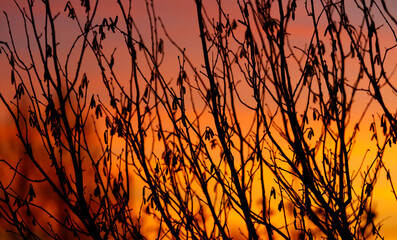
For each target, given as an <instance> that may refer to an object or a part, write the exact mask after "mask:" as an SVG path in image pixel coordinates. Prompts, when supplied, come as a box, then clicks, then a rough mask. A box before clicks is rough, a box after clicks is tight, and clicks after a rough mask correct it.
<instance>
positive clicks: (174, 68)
mask: <svg viewBox="0 0 397 240" xmlns="http://www.w3.org/2000/svg"><path fill="white" fill-rule="evenodd" d="M20 2H23V3H22V4H21V5H22V6H24V5H25V1H20ZM65 2H66V1H53V3H52V7H53V12H59V13H60V15H59V19H58V20H57V21H58V25H57V31H58V32H57V34H58V42H59V45H58V48H59V52H60V59H61V61H64V60H65V58H66V55H67V53H68V52H67V51H68V50H69V49H70V47H71V45H72V44H73V41H74V40H75V38H76V36H77V34H78V31H76V25H75V23H74V22H72V21H71V20H70V19H69V18H68V17H67V13H66V12H64V8H65ZM71 2H72V4H73V5H74V6H75V8H76V9H79V10H80V11H81V12H80V13H82V12H83V10H82V9H81V8H80V1H78V0H74V1H71ZM115 2H116V0H104V1H100V4H99V9H98V13H97V17H96V19H97V21H94V22H96V23H98V24H99V23H101V19H103V18H104V17H112V18H113V19H114V18H115V16H118V15H120V11H119V9H118V6H117V5H116V4H115ZM348 2H349V4H351V7H352V6H354V1H348ZM36 4H37V5H41V1H38V0H37V1H36ZM154 5H155V10H156V14H157V16H158V17H159V18H160V19H161V20H162V21H163V23H164V25H165V29H166V31H167V33H168V34H169V36H170V37H171V38H172V39H173V40H174V41H175V42H176V44H178V45H179V46H180V47H181V48H186V54H187V55H188V56H189V59H190V60H191V62H192V63H193V65H194V66H196V67H197V68H200V67H201V66H202V65H203V60H202V59H203V57H202V48H201V43H200V38H199V30H198V29H199V28H198V23H197V14H196V9H195V3H194V1H193V0H156V1H154ZM222 5H223V7H224V10H225V12H227V13H229V14H230V16H232V17H233V18H235V19H239V18H241V13H240V10H239V9H238V5H237V4H236V1H233V0H230V1H229V0H225V1H222ZM297 5H298V8H297V12H296V20H295V21H294V22H291V23H290V26H289V29H288V32H289V34H290V35H289V39H290V42H291V45H292V46H296V47H297V48H300V49H305V48H307V46H308V44H309V42H310V39H311V37H312V33H313V27H312V25H311V22H310V18H309V17H308V16H307V14H306V11H305V9H304V6H305V4H304V1H303V0H298V1H297ZM204 6H205V8H206V11H207V14H208V15H210V16H216V15H217V10H216V9H217V8H216V1H215V0H206V1H204ZM388 7H389V11H390V12H391V13H392V14H395V13H397V1H388ZM3 11H5V12H6V13H7V15H8V18H9V20H10V25H11V28H12V34H13V37H14V41H15V44H16V48H17V50H18V51H19V52H20V57H21V58H25V59H28V55H27V51H26V36H25V33H24V30H23V21H22V18H21V16H20V12H19V11H18V9H17V7H16V6H15V4H14V2H13V1H12V0H0V12H1V13H0V41H4V42H10V37H9V33H8V29H7V22H6V18H5V14H4V13H3ZM43 13H44V12H43V9H42V8H41V7H40V8H39V7H38V8H37V16H38V20H39V22H41V23H42V22H43V19H42V16H43ZM132 13H133V17H134V21H135V23H136V24H137V26H138V29H139V31H140V33H141V34H142V36H143V38H144V39H145V40H147V41H149V38H150V33H149V31H148V29H149V27H148V24H149V22H148V18H147V12H146V7H145V1H143V0H136V1H135V0H134V1H133V6H132ZM77 15H78V16H79V12H77ZM349 17H350V21H351V22H352V24H353V25H355V26H359V25H360V24H361V22H360V21H361V17H362V16H361V15H360V14H359V13H358V12H356V10H354V9H353V8H351V14H349ZM395 17H397V15H396V16H395ZM374 18H375V19H380V16H376V15H375V16H374ZM119 22H121V20H120V19H119ZM323 24H324V23H323ZM393 29H394V30H397V26H396V25H394V26H393ZM383 30H384V31H383ZM237 31H240V32H241V33H242V32H243V30H242V29H239V28H237ZM380 32H381V33H382V36H381V41H382V43H381V45H382V46H381V48H382V49H385V48H386V47H390V46H392V45H394V44H395V43H396V39H394V37H393V35H392V33H391V31H389V30H388V29H387V28H386V27H383V28H381V30H380ZM108 36H109V37H108V39H106V41H105V42H104V52H106V53H107V54H109V55H110V54H111V53H112V51H113V50H114V49H115V48H116V52H115V54H116V56H117V57H116V58H115V71H116V72H117V74H119V76H120V78H122V79H123V78H124V79H127V80H128V74H130V69H129V66H130V65H129V64H128V61H124V60H123V59H127V57H128V53H127V52H126V51H125V48H124V47H123V46H124V43H123V39H122V37H120V35H118V36H112V35H111V34H110V33H108ZM159 36H160V37H161V38H163V39H164V49H165V57H164V60H163V64H162V65H161V68H160V70H161V72H162V74H163V76H164V77H165V78H166V79H169V80H170V81H171V80H173V82H175V79H176V78H177V76H178V73H179V65H178V56H180V53H179V52H178V50H177V49H176V48H175V47H174V46H173V45H172V44H171V42H170V41H169V40H168V39H167V38H166V37H165V35H164V32H163V30H162V29H161V26H160V24H159ZM346 42H347V44H349V43H348V41H347V40H346ZM36 53H37V52H36ZM389 54H390V55H389V56H388V61H386V62H388V65H387V69H389V71H390V72H392V71H393V70H395V67H396V66H397V60H395V56H396V54H397V50H395V49H394V50H393V51H391V52H390V53H389ZM86 57H87V59H89V60H88V61H85V63H84V65H83V68H84V70H83V71H84V72H86V73H87V76H89V79H90V88H91V91H93V92H95V93H96V94H98V95H106V92H105V89H104V88H103V86H102V81H101V79H100V75H99V72H100V71H99V69H98V65H97V62H96V60H95V58H94V56H93V55H92V54H91V53H87V56H86ZM347 61H348V62H347V64H348V69H349V70H348V71H347V77H349V76H351V77H352V78H354V77H356V75H357V71H358V70H357V65H355V62H354V61H353V60H347ZM200 70H203V69H200ZM350 70H351V71H350ZM189 71H190V73H191V70H189ZM298 74H301V73H298ZM292 75H293V74H292ZM240 77H241V76H240ZM192 78H193V77H192ZM127 80H125V81H126V82H127ZM391 80H392V81H393V82H396V81H397V75H395V76H393V77H392V78H391ZM10 81H11V80H10V66H9V64H8V61H7V59H6V57H5V56H4V54H0V93H1V94H2V95H3V96H4V98H5V99H6V100H10V101H11V100H12V98H13V96H14V94H15V93H14V89H13V87H12V85H11V82H10ZM242 86H244V85H242ZM240 91H241V92H242V93H244V94H243V96H244V97H247V98H251V97H252V94H251V92H250V91H249V89H247V90H245V89H240ZM384 94H385V95H384V96H385V100H386V103H387V104H388V106H389V107H390V109H391V110H392V112H393V113H394V112H396V108H397V96H396V95H395V93H392V92H391V91H389V90H387V89H385V93H384ZM368 102H369V98H367V97H366V95H365V94H362V95H360V96H359V97H357V98H356V101H355V102H354V104H353V110H352V116H351V122H355V121H357V120H358V119H359V118H360V117H361V115H360V112H361V111H362V110H363V109H364V108H365V106H366V105H367V104H368ZM240 111H241V112H240V113H241V116H240V117H241V120H240V121H242V122H245V121H247V122H250V120H251V119H250V118H251V115H250V114H249V113H248V114H247V113H246V112H244V111H245V110H240ZM356 113H357V114H356ZM380 114H382V112H381V111H380V108H379V105H378V103H376V102H375V101H374V102H372V103H371V105H370V107H369V110H368V113H367V114H366V115H365V119H364V120H363V121H362V123H361V125H360V129H361V130H360V132H359V133H358V136H357V140H356V142H355V146H354V150H353V152H352V155H351V161H352V163H351V164H352V166H353V167H352V169H353V170H352V171H354V169H357V168H358V166H359V165H360V163H361V160H362V159H363V157H364V153H365V152H366V151H367V150H369V152H368V154H367V157H366V160H367V161H365V162H364V165H363V167H362V170H364V169H366V168H367V166H369V164H370V161H368V159H371V158H374V157H375V155H376V148H375V146H374V144H373V142H371V141H370V140H369V139H370V138H371V133H370V132H369V126H370V123H371V122H372V115H374V116H375V117H379V115H380ZM208 121H211V124H213V123H212V121H213V120H212V119H209V120H208ZM244 127H247V128H248V126H244ZM352 128H353V127H352V126H350V128H349V130H352ZM0 132H1V133H2V134H1V135H0V143H1V144H0V159H7V158H11V159H14V161H15V160H17V159H19V156H15V152H18V154H19V153H20V152H23V150H22V148H21V147H20V145H18V143H17V141H18V139H17V138H16V132H15V126H14V123H13V122H12V120H11V119H10V116H9V113H8V112H7V111H6V108H5V106H4V104H3V103H2V102H1V103H0ZM14 141H15V142H14ZM20 148H21V149H20ZM15 149H17V150H15ZM396 156H397V146H396V145H394V146H393V147H392V148H391V149H387V151H386V153H385V156H384V160H383V161H384V163H385V165H386V167H387V168H388V169H389V170H390V173H391V179H392V181H393V183H395V184H397V160H396ZM353 161H354V163H353ZM4 171H6V170H4V169H3V170H0V173H2V172H4ZM358 178H359V177H358ZM1 179H2V178H0V180H1ZM358 182H360V181H358ZM360 183H361V182H360ZM137 196H138V197H139V196H141V193H139V194H137ZM373 204H374V209H375V210H376V211H377V212H378V215H377V221H378V222H379V221H381V222H382V225H383V226H382V228H381V230H383V231H382V233H383V235H384V236H385V237H386V239H397V237H396V236H397V199H395V197H394V195H393V193H392V192H391V187H390V184H389V182H388V181H387V179H386V174H385V172H384V171H381V175H380V176H379V181H378V185H377V186H376V187H375V191H374V201H373ZM236 219H237V220H236V226H237V225H239V224H241V223H240V222H239V221H240V220H241V219H238V218H236Z"/></svg>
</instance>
